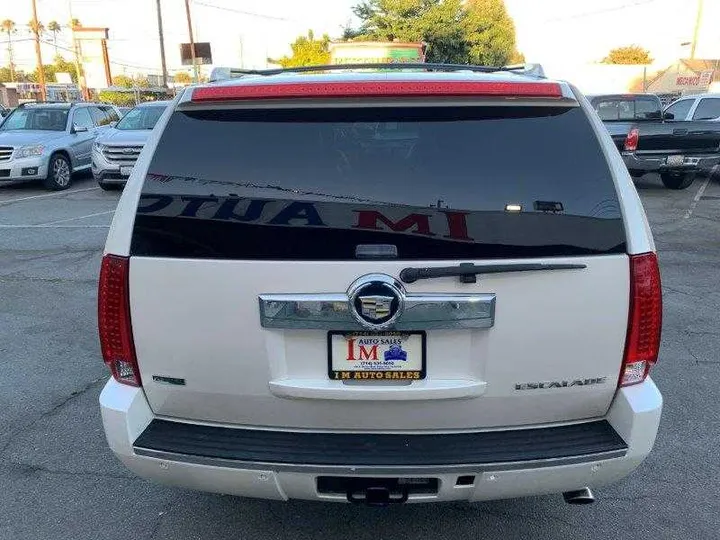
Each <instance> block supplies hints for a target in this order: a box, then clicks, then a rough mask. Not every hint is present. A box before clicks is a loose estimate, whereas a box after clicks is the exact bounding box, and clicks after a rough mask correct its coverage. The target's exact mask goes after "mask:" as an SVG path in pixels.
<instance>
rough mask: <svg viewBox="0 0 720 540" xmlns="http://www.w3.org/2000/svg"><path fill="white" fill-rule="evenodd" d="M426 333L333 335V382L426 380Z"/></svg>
mask: <svg viewBox="0 0 720 540" xmlns="http://www.w3.org/2000/svg"><path fill="white" fill-rule="evenodd" d="M425 339H426V338H425V332H329V333H328V375H329V377H330V378H331V379H333V380H344V381H373V380H394V381H399V380H410V381H413V380H419V379H424V378H425Z"/></svg>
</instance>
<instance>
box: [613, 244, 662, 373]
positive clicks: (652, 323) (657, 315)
mask: <svg viewBox="0 0 720 540" xmlns="http://www.w3.org/2000/svg"><path fill="white" fill-rule="evenodd" d="M661 328H662V289H661V286H660V269H659V268H658V261H657V256H656V255H655V253H643V254H642V255H630V313H629V317H628V331H627V339H626V342H625V358H624V359H623V365H622V371H621V372H620V381H619V385H620V386H629V385H631V384H637V383H640V382H643V381H644V380H645V377H647V375H648V373H649V371H650V368H651V367H652V366H653V365H654V364H655V362H657V358H658V352H659V351H660V331H661Z"/></svg>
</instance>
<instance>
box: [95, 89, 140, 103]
mask: <svg viewBox="0 0 720 540" xmlns="http://www.w3.org/2000/svg"><path fill="white" fill-rule="evenodd" d="M98 99H99V100H100V101H102V102H103V103H111V104H113V105H117V106H118V107H132V106H134V105H135V93H134V92H118V91H116V90H100V92H99V93H98Z"/></svg>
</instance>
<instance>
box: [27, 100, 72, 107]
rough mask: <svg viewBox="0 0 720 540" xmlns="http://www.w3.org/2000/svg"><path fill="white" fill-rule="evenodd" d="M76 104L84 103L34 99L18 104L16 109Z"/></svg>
mask: <svg viewBox="0 0 720 540" xmlns="http://www.w3.org/2000/svg"><path fill="white" fill-rule="evenodd" d="M78 103H84V101H59V100H57V101H53V100H46V101H42V100H39V99H34V100H32V101H23V102H22V103H20V104H19V105H18V106H17V108H21V107H24V106H25V105H70V106H73V105H77V104H78Z"/></svg>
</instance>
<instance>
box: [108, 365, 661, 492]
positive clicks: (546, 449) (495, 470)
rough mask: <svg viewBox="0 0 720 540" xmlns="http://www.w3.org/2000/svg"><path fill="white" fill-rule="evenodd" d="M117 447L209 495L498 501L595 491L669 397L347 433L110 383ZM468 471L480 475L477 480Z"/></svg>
mask: <svg viewBox="0 0 720 540" xmlns="http://www.w3.org/2000/svg"><path fill="white" fill-rule="evenodd" d="M100 405H101V410H102V418H103V424H104V427H105V433H106V436H107V440H108V443H109V445H110V448H111V449H112V451H113V452H114V453H115V455H116V456H117V457H118V458H119V459H120V460H121V461H122V462H123V463H124V464H125V465H126V466H127V467H128V468H129V469H130V470H132V471H133V472H135V473H137V474H138V475H140V476H142V477H144V478H149V479H153V480H157V481H159V482H163V483H167V484H171V485H176V486H182V487H187V488H192V489H199V490H203V491H212V492H219V493H227V494H234V495H241V496H248V497H260V498H267V499H278V500H286V499H290V498H296V499H308V500H328V501H344V500H345V496H344V495H342V494H337V493H334V494H333V493H323V492H320V491H318V486H317V479H318V477H319V476H321V475H334V476H341V477H346V476H353V477H399V478H403V477H418V476H422V477H426V478H436V479H438V481H439V482H438V488H437V492H436V493H424V494H417V495H411V496H410V499H409V501H410V502H413V501H414V502H436V501H437V502H439V501H450V500H491V499H501V498H509V497H521V496H529V495H540V494H546V493H558V492H562V491H569V490H573V489H578V488H581V487H584V486H591V487H597V486H601V485H604V484H608V483H611V482H615V481H617V480H619V479H621V478H623V477H624V476H626V475H628V474H629V473H630V472H632V470H633V469H635V468H636V467H637V466H638V465H639V464H640V463H641V462H642V461H643V459H645V457H646V456H647V455H648V453H649V452H650V450H651V449H652V446H653V444H654V441H655V436H656V433H657V429H658V424H659V421H660V414H661V410H662V397H661V395H660V393H659V391H658V389H657V387H656V386H655V384H654V383H653V382H652V381H651V380H649V379H648V380H647V381H646V382H645V383H643V384H640V385H637V386H634V387H629V388H625V389H622V390H620V391H619V392H618V394H617V396H616V398H615V400H614V401H613V404H612V406H611V408H610V410H609V412H608V414H607V416H606V418H604V419H600V420H596V421H592V422H586V423H579V424H573V425H568V426H549V427H545V428H532V429H526V430H507V431H490V432H481V433H467V432H463V433H452V434H444V435H432V436H431V435H427V434H425V435H423V434H402V435H401V434H395V435H391V434H379V433H378V434H364V435H363V434H351V433H347V434H339V433H317V432H313V433H309V432H280V431H264V430H257V429H253V430H246V429H238V428H228V427H223V426H207V425H202V426H199V425H197V424H180V423H177V422H170V421H166V420H161V419H157V418H155V417H154V415H153V413H152V411H151V410H150V407H149V406H148V403H147V401H146V399H145V396H144V394H143V392H142V390H141V389H136V388H132V387H128V386H124V385H121V384H118V383H116V382H115V381H113V380H110V381H109V382H108V383H107V385H106V386H105V388H104V389H103V392H102V394H101V395H100ZM459 476H472V477H474V479H473V481H472V483H469V484H468V483H467V482H458V478H459Z"/></svg>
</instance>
